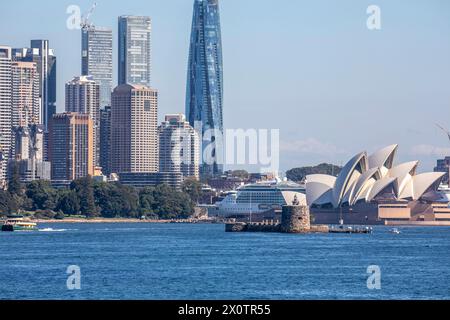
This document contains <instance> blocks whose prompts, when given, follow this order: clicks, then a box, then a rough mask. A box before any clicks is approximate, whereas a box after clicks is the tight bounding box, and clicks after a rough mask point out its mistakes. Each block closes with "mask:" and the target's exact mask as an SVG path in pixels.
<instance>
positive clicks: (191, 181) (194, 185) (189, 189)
mask: <svg viewBox="0 0 450 320" xmlns="http://www.w3.org/2000/svg"><path fill="white" fill-rule="evenodd" d="M181 190H182V191H183V192H184V193H186V194H187V195H188V196H189V197H190V198H191V200H192V202H194V203H199V201H200V198H201V196H202V184H201V182H200V181H198V180H197V179H195V178H187V179H185V180H184V182H183V185H182V187H181Z"/></svg>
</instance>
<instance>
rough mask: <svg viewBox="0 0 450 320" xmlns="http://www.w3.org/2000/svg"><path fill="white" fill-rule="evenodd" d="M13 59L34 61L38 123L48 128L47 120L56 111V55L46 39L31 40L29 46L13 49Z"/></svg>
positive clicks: (48, 120)
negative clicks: (37, 85) (36, 82)
mask: <svg viewBox="0 0 450 320" xmlns="http://www.w3.org/2000/svg"><path fill="white" fill-rule="evenodd" d="M12 59H13V60H14V61H23V62H34V63H36V67H37V72H38V74H39V96H40V100H41V101H40V104H41V116H40V122H39V123H38V124H43V125H44V127H45V128H46V130H48V126H49V122H50V120H51V119H52V117H53V114H55V112H56V56H55V53H54V50H53V49H51V48H50V45H49V41H48V40H31V47H30V48H19V49H13V55H12Z"/></svg>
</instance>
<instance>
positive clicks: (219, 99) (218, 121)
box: [186, 0, 224, 176]
mask: <svg viewBox="0 0 450 320" xmlns="http://www.w3.org/2000/svg"><path fill="white" fill-rule="evenodd" d="M186 91H187V93H186V115H187V117H188V118H189V123H190V124H191V126H193V127H194V128H196V129H197V130H198V132H199V133H201V134H202V137H203V138H202V139H201V141H202V151H203V156H202V167H201V172H202V174H203V175H204V176H208V175H216V174H221V173H222V171H223V160H222V159H223V153H224V147H223V62H222V36H221V31H220V15H219V1H218V0H195V3H194V16H193V19H192V33H191V44H190V50H189V65H188V77H187V90H186ZM219 135H220V136H219Z"/></svg>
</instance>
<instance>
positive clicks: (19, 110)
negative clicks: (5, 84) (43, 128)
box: [11, 61, 42, 127]
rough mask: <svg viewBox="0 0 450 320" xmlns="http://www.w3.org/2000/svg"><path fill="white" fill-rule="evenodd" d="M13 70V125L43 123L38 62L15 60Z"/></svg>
mask: <svg viewBox="0 0 450 320" xmlns="http://www.w3.org/2000/svg"><path fill="white" fill-rule="evenodd" d="M11 70H12V92H13V93H12V103H13V109H12V125H13V127H17V126H28V124H32V123H36V124H41V123H42V121H41V115H42V110H41V99H40V95H39V73H38V71H37V66H36V63H34V62H21V61H14V62H13V63H12V68H11Z"/></svg>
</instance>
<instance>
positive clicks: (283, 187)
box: [209, 180, 306, 220]
mask: <svg viewBox="0 0 450 320" xmlns="http://www.w3.org/2000/svg"><path fill="white" fill-rule="evenodd" d="M295 198H297V200H298V201H306V200H305V199H306V198H305V187H304V186H302V185H300V184H297V183H294V182H290V181H280V180H276V181H269V182H259V183H255V184H249V185H244V186H242V187H240V188H238V189H237V190H236V191H232V192H229V193H228V194H227V195H226V197H225V199H224V200H222V201H220V202H218V203H216V205H215V206H214V207H213V208H212V210H210V212H209V216H210V217H215V218H223V219H237V220H242V219H244V220H250V219H252V218H253V219H255V220H257V219H258V217H260V218H269V216H271V217H273V215H274V214H276V213H279V212H281V209H282V206H284V205H287V204H291V203H292V202H293V201H294V199H295ZM265 215H268V216H265Z"/></svg>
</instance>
